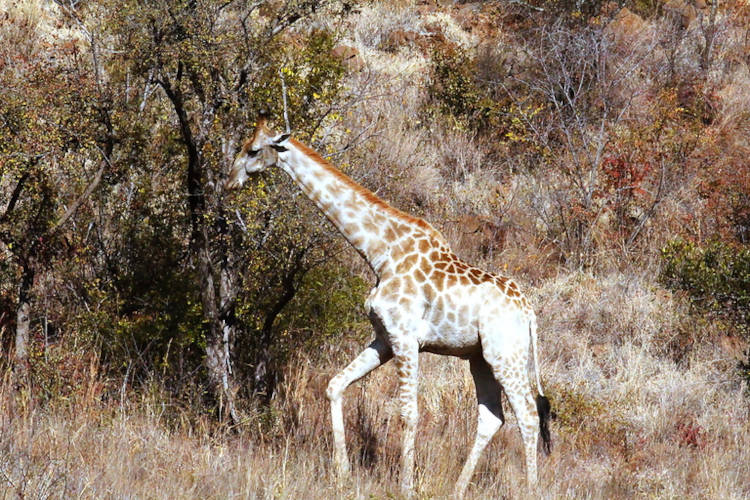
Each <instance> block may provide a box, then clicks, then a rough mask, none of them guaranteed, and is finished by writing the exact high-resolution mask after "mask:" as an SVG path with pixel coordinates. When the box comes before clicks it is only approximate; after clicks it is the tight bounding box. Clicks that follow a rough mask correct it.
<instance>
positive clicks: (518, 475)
mask: <svg viewBox="0 0 750 500" xmlns="http://www.w3.org/2000/svg"><path fill="white" fill-rule="evenodd" d="M535 300H536V302H537V306H538V309H539V311H540V318H541V328H540V348H541V356H542V360H541V367H542V368H541V369H542V380H543V384H544V386H545V388H546V391H547V393H548V395H549V396H550V398H551V400H552V404H553V407H554V408H553V409H554V411H555V412H556V414H557V418H556V420H554V421H553V422H552V436H553V444H554V448H553V451H552V454H551V455H550V456H549V457H546V458H541V464H540V482H541V487H540V494H541V496H542V497H544V498H607V499H613V498H633V497H643V498H645V497H649V498H653V497H657V498H677V497H680V498H737V499H739V498H747V496H748V495H749V494H750V477H748V475H747V464H748V463H750V423H749V422H750V419H749V418H748V417H749V416H750V415H749V413H750V411H749V407H750V404H749V403H748V399H746V397H745V396H743V391H744V390H746V388H745V387H743V385H742V382H741V380H740V378H739V377H738V376H735V375H733V374H736V370H734V369H733V367H734V365H733V363H735V362H734V361H733V360H732V358H731V357H730V356H729V355H728V354H726V353H724V352H723V351H722V350H721V348H720V347H718V344H715V343H714V342H713V341H711V340H710V339H708V338H706V339H705V340H704V341H699V342H698V343H697V344H694V345H692V346H690V347H689V348H687V347H683V349H684V350H685V352H683V353H682V354H681V356H676V354H675V349H677V347H675V346H676V344H670V340H671V339H672V337H673V336H678V335H680V330H681V329H684V328H690V325H689V324H687V323H686V322H685V318H684V316H682V313H681V311H682V309H681V307H680V305H679V303H678V302H677V301H676V300H674V299H672V298H671V296H670V295H669V294H668V293H666V292H664V291H663V290H660V289H658V288H654V287H653V286H652V285H650V284H649V282H648V280H647V279H646V278H645V277H643V276H637V275H635V276H634V275H632V274H628V275H625V274H612V275H608V276H603V277H594V276H592V275H588V274H580V273H573V274H565V275H560V276H558V277H556V278H553V279H549V280H547V281H546V282H544V283H542V285H541V287H540V288H539V289H538V293H537V294H536V297H535ZM670 346H671V347H670ZM357 350H358V347H357V346H356V345H353V344H349V343H347V342H344V344H343V346H342V350H341V351H340V352H339V353H338V354H337V355H334V354H331V353H327V354H325V355H323V356H320V358H322V359H314V358H312V357H300V358H299V359H297V360H296V361H295V362H294V363H292V364H290V366H289V368H288V371H287V373H286V377H285V381H284V383H283V387H282V388H281V390H280V392H279V395H278V397H277V399H276V400H274V402H273V404H272V406H271V408H268V409H262V410H260V409H259V410H257V413H255V414H253V415H252V418H248V420H247V422H246V423H245V424H244V425H242V426H240V427H239V428H237V429H234V430H228V429H226V428H222V427H221V426H219V425H218V424H216V423H215V422H212V421H211V419H210V418H205V417H200V416H199V417H197V418H196V416H195V415H191V414H189V412H190V410H188V409H183V410H177V411H175V410H174V409H173V410H172V411H170V410H169V406H170V405H173V404H175V402H173V401H169V400H168V399H167V398H168V396H165V395H164V394H165V393H160V392H159V391H158V390H153V391H139V392H138V393H133V394H131V395H130V396H129V397H126V398H125V399H126V400H127V401H128V402H127V403H125V404H122V403H121V401H118V400H114V399H113V400H112V401H111V402H109V403H107V402H104V401H103V400H102V398H101V397H98V396H92V394H93V395H96V394H97V393H96V391H92V390H89V387H90V386H91V385H92V384H97V383H99V380H98V379H97V377H98V376H99V375H97V373H98V372H97V371H96V370H93V371H91V376H90V377H89V378H88V379H86V380H84V381H83V382H82V383H81V385H80V390H79V391H78V392H77V393H75V394H72V395H69V396H68V397H67V400H66V401H57V402H49V403H47V404H46V405H44V406H42V405H39V404H36V405H35V404H34V397H33V391H32V394H29V393H24V392H18V391H16V390H12V386H11V385H10V383H9V381H8V380H6V381H5V383H4V384H3V386H2V393H1V394H0V398H1V399H0V401H1V402H2V409H1V413H0V492H2V497H3V498H25V497H32V498H62V497H77V498H126V497H127V498H233V497H239V498H373V497H374V498H383V497H391V496H395V497H398V495H399V493H398V487H397V485H398V472H399V471H398V461H399V454H400V420H399V408H398V405H397V398H396V394H397V391H398V388H397V382H396V374H395V371H394V368H393V366H390V365H386V366H384V367H382V368H381V369H379V370H377V371H376V372H375V373H373V374H371V376H369V377H368V378H366V379H365V380H364V381H362V382H360V383H358V384H355V385H354V386H352V387H351V388H350V389H349V390H348V391H347V393H346V396H345V397H346V404H345V415H346V422H347V430H348V446H349V455H350V458H351V460H352V462H353V464H354V465H353V475H352V477H351V479H349V480H347V481H344V482H343V483H342V484H337V483H336V481H335V478H334V475H333V472H334V471H333V467H332V463H331V460H330V457H331V440H330V429H329V420H328V419H329V416H328V411H329V410H328V403H327V401H326V399H325V396H324V391H325V386H326V384H327V382H328V380H329V379H330V377H332V376H333V375H334V374H335V373H336V371H337V370H338V369H339V368H340V367H341V366H343V365H344V363H345V359H347V358H350V357H353V356H354V355H355V354H356V352H357ZM421 375H422V376H421V381H420V384H421V385H420V399H419V404H420V409H421V416H420V423H419V432H418V437H417V482H416V487H417V495H418V497H419V498H443V497H449V496H450V493H451V491H452V488H453V484H454V482H455V480H456V478H457V475H458V472H459V470H460V466H461V465H462V462H463V460H464V459H465V457H466V454H467V451H468V448H469V446H470V444H471V442H472V440H473V432H474V428H475V418H476V410H475V402H474V395H473V385H472V382H471V377H470V375H469V373H468V370H467V366H466V364H465V363H464V362H462V361H460V360H457V359H452V358H445V357H439V356H433V355H423V356H422V360H421ZM87 399H88V401H87ZM504 406H505V409H506V417H507V422H506V425H505V426H504V427H503V428H502V429H501V430H500V432H499V433H498V436H496V438H495V439H494V440H493V441H492V443H491V445H490V446H489V447H488V450H487V452H486V453H485V455H484V457H483V459H482V460H481V462H480V465H479V467H478V469H477V473H476V475H475V476H474V478H473V481H472V485H471V487H470V489H469V492H468V497H469V498H526V497H527V493H526V490H525V486H524V484H525V471H524V466H523V452H522V447H521V440H520V436H519V433H518V430H517V427H516V425H515V419H514V416H513V415H512V412H511V411H510V410H509V406H508V405H507V404H505V405H504ZM180 411H182V412H185V414H184V415H180ZM541 456H542V455H541V454H540V457H541Z"/></svg>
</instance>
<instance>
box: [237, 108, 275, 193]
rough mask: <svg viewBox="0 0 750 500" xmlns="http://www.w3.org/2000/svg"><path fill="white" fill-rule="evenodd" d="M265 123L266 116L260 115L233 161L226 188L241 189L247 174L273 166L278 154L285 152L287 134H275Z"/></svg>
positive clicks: (266, 120)
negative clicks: (252, 130) (250, 134)
mask: <svg viewBox="0 0 750 500" xmlns="http://www.w3.org/2000/svg"><path fill="white" fill-rule="evenodd" d="M267 122H268V117H267V115H265V114H263V113H262V114H261V115H260V118H259V119H258V125H257V126H256V127H255V131H254V132H253V135H252V136H251V137H250V138H249V139H248V140H246V141H245V143H244V144H243V145H242V149H241V150H240V152H239V153H238V154H237V157H236V158H235V159H234V163H233V164H232V170H231V171H230V172H229V179H228V180H227V184H226V185H227V188H229V189H234V188H238V187H241V186H242V184H243V183H244V182H245V181H246V180H247V177H248V175H249V174H252V173H253V172H261V171H263V170H265V169H266V168H268V167H270V166H272V165H275V164H276V162H277V161H278V159H279V153H283V152H285V151H286V150H287V148H286V147H285V146H284V145H283V143H284V142H286V140H287V139H289V134H278V135H277V134H275V133H274V132H273V131H272V130H271V129H269V128H268V126H267V125H266V124H267Z"/></svg>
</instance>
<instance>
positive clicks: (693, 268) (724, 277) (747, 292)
mask: <svg viewBox="0 0 750 500" xmlns="http://www.w3.org/2000/svg"><path fill="white" fill-rule="evenodd" d="M662 258H663V260H664V264H663V268H662V272H661V280H662V281H663V282H664V283H665V284H666V285H667V286H668V287H670V288H672V289H674V290H682V291H684V292H685V293H686V294H687V296H688V297H689V298H690V300H691V306H692V307H693V308H694V309H695V310H696V311H697V312H700V313H704V314H708V315H711V316H715V317H717V318H718V319H722V320H725V321H728V322H729V324H730V325H731V327H732V328H734V329H736V330H737V332H738V333H740V334H742V335H743V336H745V337H746V338H748V337H750V327H748V322H750V247H748V246H739V247H738V246H735V245H730V244H727V243H724V242H721V241H718V240H717V241H713V242H711V243H709V244H708V245H706V246H705V247H699V246H698V245H696V244H694V243H691V242H687V241H683V240H677V241H672V242H671V243H669V244H668V245H667V246H666V247H665V248H664V249H663V250H662Z"/></svg>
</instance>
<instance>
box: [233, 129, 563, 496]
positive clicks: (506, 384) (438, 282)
mask: <svg viewBox="0 0 750 500" xmlns="http://www.w3.org/2000/svg"><path fill="white" fill-rule="evenodd" d="M273 164H276V165H278V166H279V167H281V168H282V169H283V170H284V171H285V172H286V173H287V174H289V175H290V177H291V178H292V179H293V180H294V181H295V182H296V183H297V184H299V186H300V187H301V189H302V191H303V192H304V193H305V194H306V195H307V196H308V197H309V198H310V199H311V200H312V201H313V202H314V203H315V204H316V205H317V206H318V208H320V210H321V211H322V212H323V213H324V214H325V215H326V216H327V217H328V219H329V220H331V222H332V223H333V224H334V225H335V226H336V227H337V228H338V229H339V231H340V232H341V233H342V234H343V235H344V237H345V238H346V239H347V240H348V241H349V242H350V243H351V244H352V245H353V246H354V248H356V249H357V251H358V252H359V253H360V254H361V255H362V257H364V258H365V260H366V261H367V262H368V263H369V265H370V267H371V268H372V270H373V272H374V273H375V275H376V276H377V284H376V286H375V287H374V288H373V289H372V291H371V292H370V294H369V296H368V298H367V300H366V302H365V308H366V310H367V312H368V315H369V318H370V321H371V322H372V324H373V327H374V329H375V339H374V340H373V341H372V343H371V344H370V345H369V347H367V348H366V349H365V350H364V351H363V352H362V353H360V355H359V356H357V358H355V359H354V360H353V361H352V362H351V363H350V364H349V365H348V366H347V367H346V368H344V370H342V371H341V372H340V373H339V374H337V375H336V376H335V377H334V378H333V379H332V380H331V382H330V383H329V385H328V388H327V390H326V395H327V397H328V399H329V400H330V402H331V420H332V426H333V437H334V460H335V463H336V467H337V470H338V472H339V474H340V475H344V474H346V473H348V471H349V460H348V457H347V454H346V443H345V435H344V420H343V413H342V396H343V392H344V390H345V389H346V388H347V387H348V386H349V385H350V384H351V383H352V382H354V381H356V380H358V379H360V378H361V377H363V376H364V375H366V374H368V373H369V372H370V371H372V370H374V369H375V368H377V367H378V366H380V365H382V364H383V363H385V362H387V361H389V360H390V359H393V360H394V362H395V363H396V366H397V371H398V376H399V399H400V403H401V415H402V419H403V422H404V432H403V437H402V440H403V443H402V456H401V488H402V490H403V491H404V492H405V493H406V494H409V493H410V492H411V491H412V489H413V469H414V438H415V435H416V425H417V419H418V408H417V387H418V364H419V352H431V353H435V354H443V355H451V356H458V357H461V358H464V359H468V360H469V363H470V368H471V373H472V376H473V378H474V382H475V387H476V391H477V401H478V421H477V435H476V438H475V442H474V445H473V447H472V450H471V451H470V453H469V457H468V458H467V461H466V463H465V465H464V468H463V470H462V472H461V475H460V476H459V480H458V482H457V484H456V490H455V494H456V496H457V497H461V496H463V493H464V491H465V489H466V487H467V486H468V482H469V480H470V479H471V476H472V474H473V471H474V468H475V466H476V463H477V461H478V459H479V456H480V455H481V453H482V451H483V449H484V448H485V447H486V445H487V443H488V442H489V441H490V439H491V438H492V436H493V435H494V434H495V433H496V432H497V430H498V429H499V428H500V426H501V425H502V423H503V421H504V420H503V414H502V408H501V405H500V393H501V390H505V392H506V394H507V396H508V399H509V401H510V403H511V406H512V407H513V411H514V413H515V414H516V417H517V420H518V423H519V428H520V430H521V435H522V438H523V442H524V448H525V450H524V451H525V454H526V467H527V479H528V483H529V485H533V484H535V483H536V476H537V470H536V448H537V433H538V432H539V431H540V413H541V417H542V420H541V432H542V436H543V438H545V444H546V445H547V446H548V443H549V434H548V431H547V430H546V418H548V402H547V401H546V398H544V396H543V393H542V389H541V384H540V383H539V369H538V358H537V355H536V318H535V315H534V312H533V310H532V308H531V307H530V305H529V303H528V301H527V299H526V298H525V297H524V296H523V295H522V293H521V291H520V288H519V287H518V285H517V284H516V283H515V282H514V281H513V280H511V279H508V278H505V277H500V276H495V275H492V274H490V273H487V272H485V271H483V270H481V269H478V268H476V267H473V266H470V265H468V264H466V263H465V262H463V261H462V260H461V259H459V258H458V257H457V256H456V255H455V254H454V253H453V252H452V251H451V250H450V248H449V246H448V244H447V243H446V241H445V239H444V238H443V236H442V235H441V234H440V233H439V232H438V231H437V230H435V229H434V228H433V227H432V226H431V225H430V224H428V223H427V222H425V221H423V220H422V219H419V218H415V217H412V216H410V215H407V214H405V213H403V212H401V211H400V210H397V209H395V208H393V207H391V206H390V205H388V204H387V203H385V202H384V201H382V200H381V199H380V198H378V197H377V196H375V195H374V194H373V193H372V192H370V191H368V190H367V189H365V188H363V187H361V186H359V185H358V184H356V183H355V182H354V181H352V180H351V179H350V178H349V177H347V176H346V175H344V174H343V173H341V172H339V171H338V170H336V169H335V168H334V167H333V166H332V165H330V164H329V163H328V162H326V161H325V160H323V159H322V158H321V157H320V156H319V155H318V154H317V153H316V152H315V151H313V150H311V149H309V148H308V147H307V146H305V145H303V144H302V143H300V142H298V141H296V140H294V139H290V138H288V136H278V137H277V136H274V134H273V133H272V132H271V131H270V130H269V129H268V128H267V127H266V126H265V121H264V120H263V121H261V123H259V125H258V127H257V128H256V130H255V133H254V134H253V136H252V137H251V139H249V140H248V141H246V143H245V144H244V146H243V149H242V151H241V152H240V154H239V155H238V157H237V159H236V160H235V163H234V166H233V169H232V172H231V174H230V178H229V181H228V186H229V187H238V186H240V185H241V184H242V183H243V182H244V180H245V179H246V178H247V175H248V174H249V173H252V172H256V171H259V170H263V169H264V168H266V167H268V166H271V165H273ZM530 354H533V356H534V362H535V365H534V366H535V373H536V382H537V390H538V394H539V396H538V397H537V399H536V401H535V400H534V397H533V394H532V391H531V386H530V381H529V377H528V371H527V367H528V361H529V355H530ZM540 398H541V401H540ZM540 405H541V406H540Z"/></svg>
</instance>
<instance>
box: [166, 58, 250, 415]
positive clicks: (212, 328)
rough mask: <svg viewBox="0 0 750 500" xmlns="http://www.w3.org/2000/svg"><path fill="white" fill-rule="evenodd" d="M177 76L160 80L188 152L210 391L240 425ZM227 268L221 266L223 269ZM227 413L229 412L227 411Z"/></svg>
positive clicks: (196, 153)
mask: <svg viewBox="0 0 750 500" xmlns="http://www.w3.org/2000/svg"><path fill="white" fill-rule="evenodd" d="M179 68H180V69H179V70H178V76H177V77H176V79H175V81H174V85H172V83H173V82H171V81H170V80H169V78H168V77H167V76H166V75H163V78H161V79H160V80H158V82H159V85H161V87H162V88H163V89H164V92H165V93H166V94H167V97H168V98H169V100H170V101H171V103H172V106H173V107H174V111H175V114H176V115H177V119H178V121H179V123H180V134H181V135H182V141H183V144H184V145H185V149H186V152H187V158H188V164H187V172H186V173H187V189H188V199H187V201H188V215H189V217H190V223H191V227H192V229H191V234H190V250H191V254H192V256H193V258H195V259H196V260H197V262H198V273H199V275H200V280H201V283H200V294H201V303H202V305H203V317H204V318H205V320H206V323H207V324H208V332H207V338H206V359H205V364H206V370H207V372H208V379H209V384H210V385H211V390H212V391H213V394H214V396H215V397H216V400H217V402H218V404H219V414H220V415H222V416H223V415H226V414H228V415H229V417H230V418H231V419H232V422H233V423H234V424H238V423H239V421H240V419H239V415H238V413H237V408H236V405H235V394H236V392H237V386H236V384H235V381H234V376H233V374H232V365H231V352H232V349H231V348H232V341H233V339H234V332H233V328H232V326H231V324H230V321H229V316H228V314H227V313H226V311H225V309H226V307H225V304H226V303H227V302H226V301H225V300H223V298H224V297H223V296H224V290H225V287H224V283H223V280H224V276H223V272H222V271H219V274H220V276H219V280H220V282H219V285H220V290H219V298H218V299H217V296H216V295H217V294H216V281H215V278H214V276H215V267H214V263H213V262H212V259H211V257H212V251H211V250H212V245H211V237H210V235H209V227H208V224H209V223H208V222H207V221H206V217H205V215H206V211H207V209H206V195H205V191H204V189H205V187H206V186H205V185H204V181H203V177H204V176H203V164H202V159H201V155H200V148H199V147H198V144H197V140H196V137H195V135H194V134H193V130H192V128H191V126H190V120H189V118H188V113H187V109H186V108H185V102H184V96H183V94H182V90H181V89H180V86H179V85H180V76H179V75H181V73H182V68H183V66H182V63H180V64H179ZM219 251H220V253H222V262H224V261H225V258H224V257H225V254H226V251H225V250H223V249H219ZM223 267H224V265H222V268H223ZM225 409H226V411H225Z"/></svg>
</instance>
